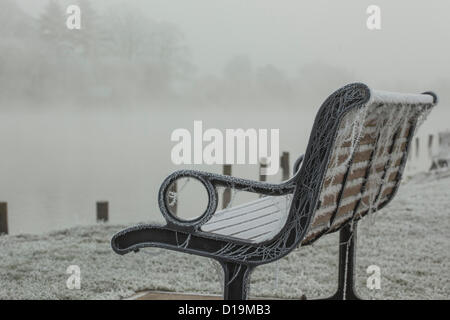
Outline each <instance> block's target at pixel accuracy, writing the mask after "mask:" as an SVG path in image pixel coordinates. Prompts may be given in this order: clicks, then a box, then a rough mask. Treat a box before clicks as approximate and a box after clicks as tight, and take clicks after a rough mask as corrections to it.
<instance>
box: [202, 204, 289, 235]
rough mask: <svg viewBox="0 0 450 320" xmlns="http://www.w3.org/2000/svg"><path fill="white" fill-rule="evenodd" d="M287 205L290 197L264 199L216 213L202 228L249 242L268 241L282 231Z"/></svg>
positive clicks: (205, 230) (287, 211) (287, 209)
mask: <svg viewBox="0 0 450 320" xmlns="http://www.w3.org/2000/svg"><path fill="white" fill-rule="evenodd" d="M290 205H291V197H290V195H287V196H276V197H272V196H268V197H263V198H260V199H258V200H254V201H251V202H247V203H244V204H241V205H238V206H234V207H229V208H226V209H224V210H221V211H218V212H216V214H215V215H214V216H213V217H212V218H211V220H209V221H208V223H206V224H204V225H203V226H202V228H201V229H202V231H204V232H211V233H215V234H219V235H224V236H228V237H234V238H238V239H240V240H246V241H249V242H261V241H264V240H269V239H271V238H272V237H274V236H275V235H276V234H277V233H278V232H279V231H281V229H282V228H283V226H284V224H285V223H286V220H287V216H288V213H289V207H290Z"/></svg>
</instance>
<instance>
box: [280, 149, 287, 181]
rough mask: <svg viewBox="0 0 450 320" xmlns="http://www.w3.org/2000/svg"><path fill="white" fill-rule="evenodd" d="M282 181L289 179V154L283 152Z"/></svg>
mask: <svg viewBox="0 0 450 320" xmlns="http://www.w3.org/2000/svg"><path fill="white" fill-rule="evenodd" d="M280 167H281V177H282V178H281V179H282V181H285V180H288V179H289V152H286V151H283V153H282V155H281V158H280Z"/></svg>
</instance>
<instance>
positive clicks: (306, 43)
mask: <svg viewBox="0 0 450 320" xmlns="http://www.w3.org/2000/svg"><path fill="white" fill-rule="evenodd" d="M17 1H18V2H19V4H20V5H21V6H22V7H23V8H24V9H25V10H26V11H27V12H28V13H30V14H32V15H38V14H39V11H40V9H41V8H42V6H43V5H44V4H45V3H46V2H47V1H46V0H17ZM66 2H68V3H76V2H77V1H76V0H74V1H73V2H71V1H66ZM92 3H93V4H94V6H96V7H97V8H99V10H102V9H104V8H106V7H107V6H111V5H117V4H119V5H123V6H134V7H136V8H137V9H138V10H140V11H141V12H143V13H145V14H147V15H148V16H149V17H152V18H153V19H155V20H163V21H170V22H173V23H175V24H177V25H178V26H179V27H180V29H181V30H182V31H183V32H184V34H185V36H186V40H187V44H188V46H189V48H190V50H191V52H192V57H193V60H194V64H195V65H196V66H197V67H198V69H199V71H200V72H201V73H217V72H220V70H221V69H222V67H223V65H224V63H225V62H226V61H227V60H228V59H229V58H230V57H232V56H234V55H236V54H246V55H248V56H249V57H250V58H251V59H252V61H253V62H254V64H255V65H265V64H274V65H276V66H278V67H280V68H282V69H283V70H285V71H286V72H288V73H290V74H295V73H296V72H298V69H299V68H300V67H301V66H303V65H306V64H309V63H312V62H315V61H320V62H322V63H327V64H329V65H332V66H336V67H341V68H344V69H346V70H349V71H353V72H356V73H357V74H358V75H359V74H361V75H365V74H379V75H383V78H386V75H388V78H390V79H402V78H405V77H406V78H408V77H413V76H416V75H417V74H420V76H421V77H423V78H424V79H423V80H425V81H435V80H437V79H439V78H448V75H449V74H450V62H449V57H450V49H449V46H450V18H449V12H450V1H448V0H428V1H423V0H414V1H412V0H409V1H408V0H396V1H392V0H370V1H367V0H340V1H336V0H309V1H300V0H278V1H275V0H92ZM370 4H376V5H379V6H380V7H381V14H382V30H380V31H369V30H368V29H367V28H366V19H367V14H366V8H367V7H368V6H369V5H370ZM380 78H382V77H380Z"/></svg>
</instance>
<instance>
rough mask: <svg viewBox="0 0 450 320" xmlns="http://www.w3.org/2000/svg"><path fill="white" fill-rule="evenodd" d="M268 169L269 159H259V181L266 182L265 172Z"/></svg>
mask: <svg viewBox="0 0 450 320" xmlns="http://www.w3.org/2000/svg"><path fill="white" fill-rule="evenodd" d="M266 168H267V158H266V157H261V158H260V159H259V181H266V179H267V175H266V174H265V173H264V172H263V171H265V169H266Z"/></svg>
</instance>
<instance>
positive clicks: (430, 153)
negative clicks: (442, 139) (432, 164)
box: [428, 134, 433, 158]
mask: <svg viewBox="0 0 450 320" xmlns="http://www.w3.org/2000/svg"><path fill="white" fill-rule="evenodd" d="M428 156H430V158H431V157H432V156H433V135H432V134H430V135H428Z"/></svg>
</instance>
